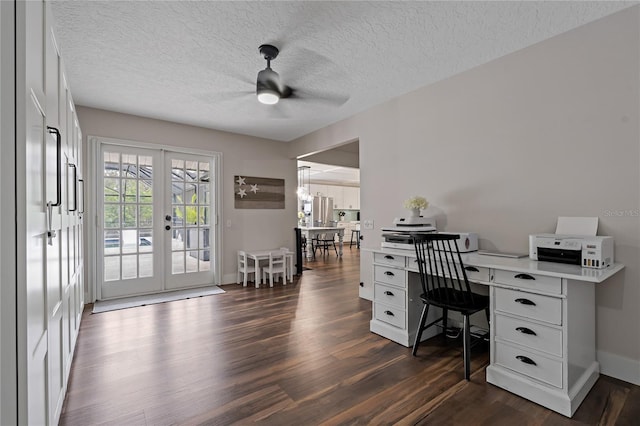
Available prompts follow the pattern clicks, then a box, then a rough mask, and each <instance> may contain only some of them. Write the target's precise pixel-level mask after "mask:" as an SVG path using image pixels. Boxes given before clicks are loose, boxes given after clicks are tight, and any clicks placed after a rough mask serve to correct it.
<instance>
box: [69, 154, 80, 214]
mask: <svg viewBox="0 0 640 426" xmlns="http://www.w3.org/2000/svg"><path fill="white" fill-rule="evenodd" d="M69 167H71V168H73V208H72V209H69V210H68V211H70V212H75V211H77V210H78V184H77V180H78V168H77V167H76V165H75V164H71V163H69Z"/></svg>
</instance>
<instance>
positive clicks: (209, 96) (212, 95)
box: [195, 90, 255, 102]
mask: <svg viewBox="0 0 640 426" xmlns="http://www.w3.org/2000/svg"><path fill="white" fill-rule="evenodd" d="M254 94H255V92H254V91H253V90H251V91H249V90H239V91H233V92H208V93H201V94H197V95H195V97H196V99H199V100H201V101H204V102H211V101H214V102H225V101H234V100H236V99H240V98H242V97H245V96H248V95H254Z"/></svg>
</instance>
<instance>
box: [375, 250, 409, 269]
mask: <svg viewBox="0 0 640 426" xmlns="http://www.w3.org/2000/svg"><path fill="white" fill-rule="evenodd" d="M373 263H378V264H380V265H389V266H395V267H397V268H404V266H405V257H404V256H398V255H397V254H387V253H373Z"/></svg>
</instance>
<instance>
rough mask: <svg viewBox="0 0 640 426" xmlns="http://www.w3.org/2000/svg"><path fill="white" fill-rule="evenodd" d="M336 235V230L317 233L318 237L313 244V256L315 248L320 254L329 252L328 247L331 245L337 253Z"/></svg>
mask: <svg viewBox="0 0 640 426" xmlns="http://www.w3.org/2000/svg"><path fill="white" fill-rule="evenodd" d="M336 235H337V232H327V233H326V234H319V235H318V239H317V240H316V241H315V242H314V245H313V257H315V256H316V250H320V252H321V253H322V255H323V256H324V255H325V254H328V253H329V248H330V247H332V246H333V249H334V250H335V252H336V256H337V255H338V248H337V247H336Z"/></svg>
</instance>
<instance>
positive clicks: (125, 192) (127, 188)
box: [122, 179, 138, 203]
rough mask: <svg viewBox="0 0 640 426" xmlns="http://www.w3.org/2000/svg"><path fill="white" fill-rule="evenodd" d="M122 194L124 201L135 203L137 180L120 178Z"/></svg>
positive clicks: (136, 199) (136, 198)
mask: <svg viewBox="0 0 640 426" xmlns="http://www.w3.org/2000/svg"><path fill="white" fill-rule="evenodd" d="M122 196H123V198H124V202H125V203H136V202H137V201H138V181H136V180H135V179H122Z"/></svg>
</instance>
